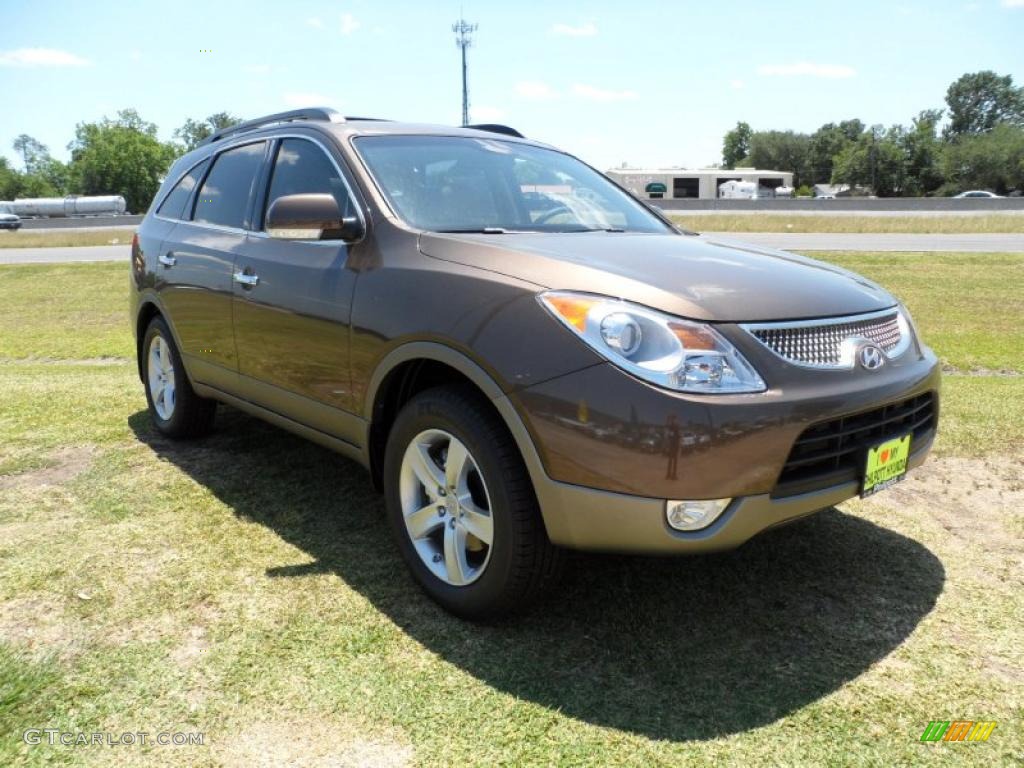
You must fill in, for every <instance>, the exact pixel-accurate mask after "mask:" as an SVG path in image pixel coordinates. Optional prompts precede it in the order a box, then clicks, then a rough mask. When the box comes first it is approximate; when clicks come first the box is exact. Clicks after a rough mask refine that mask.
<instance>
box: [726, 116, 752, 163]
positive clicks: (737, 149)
mask: <svg viewBox="0 0 1024 768" xmlns="http://www.w3.org/2000/svg"><path fill="white" fill-rule="evenodd" d="M752 133H753V131H751V130H750V126H749V125H747V123H743V122H739V123H736V127H735V128H733V129H732V130H731V131H729V132H728V133H727V134H725V140H724V141H723V142H722V164H723V165H724V166H725V167H726V168H729V169H732V168H735V167H736V164H737V163H738V162H740V161H741V160H743V159H744V158H746V156H747V155H748V154H750V136H751V134H752Z"/></svg>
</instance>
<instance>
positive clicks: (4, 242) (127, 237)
mask: <svg viewBox="0 0 1024 768" xmlns="http://www.w3.org/2000/svg"><path fill="white" fill-rule="evenodd" d="M134 231H135V228H134V227H131V228H128V227H103V228H102V229H66V230H61V231H56V232H33V231H32V230H30V229H29V230H24V229H22V230H18V231H16V232H10V231H6V230H5V231H0V248H61V247H67V246H79V245H124V244H126V243H131V241H132V234H133V232H134Z"/></svg>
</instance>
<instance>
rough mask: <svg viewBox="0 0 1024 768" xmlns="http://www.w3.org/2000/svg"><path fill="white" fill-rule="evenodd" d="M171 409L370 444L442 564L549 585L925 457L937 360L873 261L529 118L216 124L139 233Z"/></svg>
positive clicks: (474, 589)
mask: <svg viewBox="0 0 1024 768" xmlns="http://www.w3.org/2000/svg"><path fill="white" fill-rule="evenodd" d="M131 289H132V290H131V311H132V324H133V327H134V330H135V333H136V338H137V342H138V363H139V374H140V376H141V379H142V382H143V384H144V386H145V392H146V398H147V400H148V403H149V411H150V414H151V416H152V420H153V423H154V424H155V426H156V428H157V429H158V430H159V431H160V432H162V433H163V434H165V435H168V436H171V437H182V438H184V437H195V436H198V435H201V434H203V433H205V432H207V431H208V430H209V429H210V428H211V425H212V423H213V419H214V410H215V407H216V404H217V403H218V402H219V403H225V404H227V405H230V406H233V407H236V408H239V409H242V410H244V411H247V412H249V413H251V414H255V415H256V416H258V417H260V418H263V419H265V420H267V421H269V422H271V423H273V424H276V425H278V426H280V427H283V428H285V429H288V430H291V431H293V432H295V433H298V434H299V435H303V436H305V437H307V438H309V439H311V440H313V441H316V442H317V443H320V444H321V445H324V446H327V447H329V448H332V449H334V450H336V451H339V452H340V453H342V454H344V455H345V456H348V457H350V458H352V459H355V460H356V461H358V462H360V463H361V464H362V465H364V466H365V467H366V468H367V469H368V470H369V474H370V477H371V478H372V481H373V483H374V484H375V485H376V486H377V487H378V488H379V489H381V490H382V491H383V494H384V499H385V507H386V510H387V516H388V518H389V521H390V525H391V527H392V529H393V532H394V537H395V541H396V543H397V546H398V549H399V551H400V552H401V555H402V557H403V558H404V560H405V562H406V563H407V565H408V567H409V569H410V571H411V573H412V575H413V576H414V578H415V580H416V581H417V582H418V583H419V584H420V585H421V586H422V588H423V589H424V590H425V591H426V592H427V593H428V594H429V595H430V596H431V597H432V598H433V599H435V600H436V601H438V602H439V603H440V604H441V605H443V606H444V607H445V608H447V609H448V610H450V611H452V612H454V613H456V614H458V615H461V616H466V617H485V616H495V615H500V614H504V613H508V612H510V611H512V610H514V609H517V608H520V607H521V606H523V605H525V604H527V603H528V602H529V600H530V599H531V598H532V597H534V596H535V595H536V594H537V593H538V592H539V591H540V590H541V589H542V588H543V587H544V585H545V584H546V583H547V582H549V581H550V579H551V578H552V576H553V574H554V573H555V572H556V570H557V565H558V563H559V559H560V555H561V553H562V552H563V550H564V549H565V548H576V549H589V550H603V551H614V552H626V553H630V552H633V553H641V552H642V553H680V554H683V553H694V552H707V551H712V550H721V549H728V548H731V547H736V546H738V545H739V544H741V543H743V542H745V541H746V540H748V539H749V538H750V537H752V536H753V535H754V534H756V533H758V532H760V531H762V530H764V529H766V528H769V527H771V526H775V525H778V524H781V523H784V522H787V521H789V520H792V519H794V518H797V517H800V516H803V515H807V514H809V513H812V512H815V511H817V510H821V509H825V508H827V507H830V506H832V505H834V504H837V503H839V502H842V501H844V500H846V499H849V498H851V497H853V496H857V495H858V494H860V495H867V494H871V493H874V492H876V491H878V490H881V489H884V488H886V487H887V486H889V485H891V484H892V483H894V482H897V481H898V480H900V479H901V478H902V477H903V476H904V475H905V473H906V472H907V471H908V470H909V469H912V468H913V467H915V466H917V465H919V464H920V463H921V462H922V461H924V459H925V456H926V454H927V452H928V451H929V449H930V447H931V444H932V441H933V439H934V436H935V432H936V427H937V419H938V393H939V376H940V374H939V368H938V365H937V361H936V358H935V356H934V354H933V353H932V352H931V350H929V349H928V348H927V347H925V346H924V345H923V343H922V342H921V340H920V338H919V336H918V335H917V333H916V332H915V329H914V325H913V322H912V320H911V318H910V316H909V314H908V313H907V310H906V309H905V308H904V307H903V306H901V305H900V304H899V303H898V302H897V301H896V300H895V299H894V298H893V297H892V296H891V295H890V294H889V293H887V292H886V291H885V290H884V289H882V288H881V287H879V286H878V285H876V284H875V283H873V282H871V281H869V280H866V279H864V278H863V277H860V276H859V275H856V274H853V273H851V272H848V271H845V270H842V269H839V268H836V267H834V266H830V265H828V264H824V263H822V262H819V261H815V260H813V259H809V258H805V257H802V256H797V255H794V254H790V253H784V252H777V251H768V250H765V249H761V248H755V247H750V246H747V245H743V244H739V243H733V242H725V241H720V240H717V239H715V238H711V237H704V236H699V235H695V234H693V233H688V232H683V231H680V230H678V229H676V228H675V227H674V226H673V225H672V224H671V223H670V222H669V221H668V220H667V219H665V218H664V217H663V216H662V215H660V214H659V213H656V212H655V211H653V210H651V209H649V208H648V207H646V206H645V205H644V204H642V203H640V202H639V201H637V200H636V199H634V198H633V197H632V196H631V195H630V194H629V193H627V192H626V191H625V190H623V189H621V188H620V187H618V186H617V185H616V184H614V183H613V182H611V181H610V180H609V179H607V178H606V177H605V176H603V175H602V174H600V173H598V172H596V171H595V170H593V169H592V168H590V167H589V166H587V165H585V164H584V163H582V162H581V161H579V160H577V159H576V158H574V157H572V156H571V155H568V154H566V153H564V152H561V151H558V150H556V149H554V148H552V147H549V146H546V145H544V144H541V143H539V142H535V141H530V140H527V139H525V138H523V137H522V136H521V135H520V134H518V133H517V132H516V131H514V130H513V129H510V128H508V127H506V126H496V125H484V126H475V127H474V126H469V127H465V128H448V127H437V126H422V125H410V124H402V123H396V122H389V121H383V120H370V119H365V118H343V117H341V116H339V115H337V114H336V113H334V112H333V111H331V110H325V109H308V110H299V111H295V112H290V113H281V114H277V115H270V116H268V117H265V118H261V119H258V120H252V121H249V122H247V123H243V124H241V125H239V126H235V127H234V128H231V129H227V130H224V131H221V132H218V133H216V134H214V135H213V136H211V137H210V138H209V139H207V140H206V142H204V143H203V144H202V145H201V146H200V147H198V148H197V149H196V150H194V151H192V152H191V153H189V154H187V155H185V156H184V157H182V158H181V159H179V160H178V161H177V162H176V163H175V164H174V166H173V168H172V169H171V171H170V172H169V174H168V176H167V179H166V181H165V182H164V184H163V185H162V187H161V189H160V191H159V193H158V194H157V196H156V198H155V200H154V202H153V205H152V206H151V208H150V210H149V212H148V213H147V214H146V217H145V219H144V221H143V222H142V224H141V225H140V227H139V230H138V233H137V236H136V238H135V241H134V244H133V252H132V281H131Z"/></svg>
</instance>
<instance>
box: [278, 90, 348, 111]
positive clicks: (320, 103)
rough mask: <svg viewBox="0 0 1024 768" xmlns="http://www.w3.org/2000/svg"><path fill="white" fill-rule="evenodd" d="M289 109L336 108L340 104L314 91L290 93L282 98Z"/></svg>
mask: <svg viewBox="0 0 1024 768" xmlns="http://www.w3.org/2000/svg"><path fill="white" fill-rule="evenodd" d="M281 100H282V101H284V103H285V104H287V105H288V106H289V107H295V108H299V107H336V106H338V105H339V103H340V102H338V101H337V100H335V99H333V98H331V97H330V96H324V95H323V94H322V93H316V92H314V91H289V92H288V93H285V94H284V95H282V96H281Z"/></svg>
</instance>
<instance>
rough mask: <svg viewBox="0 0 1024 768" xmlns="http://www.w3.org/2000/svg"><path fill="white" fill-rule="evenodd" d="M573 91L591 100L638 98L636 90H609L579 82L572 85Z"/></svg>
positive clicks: (604, 100) (607, 100) (627, 99)
mask: <svg viewBox="0 0 1024 768" xmlns="http://www.w3.org/2000/svg"><path fill="white" fill-rule="evenodd" d="M572 92H573V93H574V94H576V95H577V96H579V97H580V98H583V99H589V100H590V101H602V102H609V101H630V100H632V99H635V98H637V94H636V92H635V91H609V90H605V89H604V88H595V87H594V86H592V85H581V84H579V83H577V84H576V85H574V86H573V87H572Z"/></svg>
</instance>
